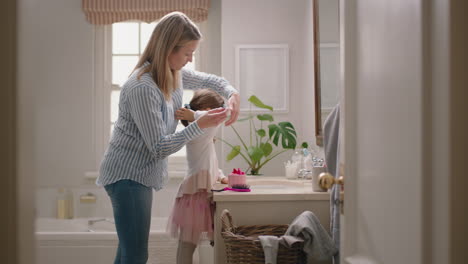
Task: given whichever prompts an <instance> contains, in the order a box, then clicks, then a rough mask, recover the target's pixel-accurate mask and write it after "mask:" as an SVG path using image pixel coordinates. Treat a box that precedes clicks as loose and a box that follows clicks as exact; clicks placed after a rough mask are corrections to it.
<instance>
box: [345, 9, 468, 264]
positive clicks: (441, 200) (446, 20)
mask: <svg viewBox="0 0 468 264" xmlns="http://www.w3.org/2000/svg"><path fill="white" fill-rule="evenodd" d="M344 2H347V3H350V2H354V0H341V1H340V5H341V6H343V4H344ZM421 3H422V4H421V7H422V10H421V12H422V14H423V39H424V44H423V47H422V52H423V58H424V59H423V65H424V66H423V69H422V72H423V78H424V87H425V91H424V94H423V95H421V96H423V120H422V122H423V127H424V130H425V132H424V134H423V137H424V138H423V139H422V140H423V142H424V147H423V150H424V156H423V164H422V166H423V172H424V175H425V177H424V181H423V182H422V183H421V184H422V186H423V189H424V190H427V191H425V192H424V193H423V199H422V200H423V205H422V209H423V212H422V214H423V219H424V221H423V223H421V226H420V227H418V228H421V229H422V230H423V239H422V241H423V245H422V250H423V252H422V256H423V262H424V263H425V264H431V263H434V264H436V263H451V264H458V263H464V262H465V261H466V259H468V251H467V250H466V249H465V247H466V245H467V244H468V237H467V236H466V234H467V233H468V231H467V230H468V227H467V225H466V223H467V222H468V215H467V214H466V212H465V210H463V209H461V208H466V205H467V204H468V192H467V191H466V188H467V187H466V186H468V177H466V165H465V164H467V163H468V160H467V155H466V151H467V150H468V137H467V136H466V135H468V122H467V118H466V114H467V113H468V104H466V98H468V89H466V87H468V75H467V74H466V69H467V68H468V65H467V62H468V53H467V52H466V47H467V46H468V31H467V30H466V29H465V27H464V26H463V25H464V24H466V16H465V13H466V12H467V11H468V3H467V2H466V1H455V0H430V1H421ZM351 8H352V6H351ZM340 10H341V11H340V12H345V8H340ZM348 12H351V13H352V12H353V10H351V11H350V10H348ZM340 21H342V23H341V28H342V30H341V34H342V35H341V38H344V40H346V39H347V38H352V37H353V36H355V33H356V31H355V30H356V27H355V23H356V17H345V16H343V13H342V14H341V15H340ZM342 44H345V45H340V46H341V47H342V50H341V54H344V52H347V54H348V55H347V56H346V59H347V61H346V60H344V59H343V57H342V63H340V64H341V65H342V66H341V67H342V70H341V80H342V84H343V83H345V82H346V83H347V84H349V83H351V85H353V84H356V79H355V76H356V74H355V72H353V71H354V68H353V67H351V66H352V65H353V63H354V62H353V59H354V60H355V59H356V58H354V57H353V56H354V54H355V52H354V51H355V50H356V48H357V47H356V46H355V43H354V42H353V41H351V42H349V43H342ZM353 45H354V46H353ZM342 56H343V55H342ZM346 66H347V67H346ZM344 69H347V72H345V71H344ZM341 94H342V95H343V97H344V98H346V100H344V99H343V100H342V101H341V103H342V104H343V105H342V110H343V111H342V116H343V117H344V120H345V122H344V124H343V125H344V127H345V131H346V133H344V135H343V139H344V141H345V144H344V146H343V152H342V154H344V155H346V156H347V158H348V160H346V164H345V175H354V172H355V171H356V169H355V167H354V162H353V159H354V158H355V157H354V156H353V155H350V153H348V152H349V151H351V150H352V149H355V147H356V146H354V145H353V144H354V142H355V140H354V138H355V135H356V134H355V133H356V131H355V129H356V128H355V124H354V123H353V122H348V123H346V114H347V113H348V114H351V115H353V114H352V113H354V112H353V111H355V108H354V106H353V105H347V104H346V101H348V102H349V101H350V102H353V98H354V94H353V93H352V91H347V90H346V89H344V85H342V91H341ZM354 101H355V100H354ZM346 153H348V154H346ZM341 160H344V157H343V156H342V157H341ZM435 161H436V162H435ZM353 184H355V183H354V182H353V181H352V178H351V179H347V180H346V187H347V188H346V189H348V190H354V189H355V186H353ZM353 195H355V194H353V193H352V192H350V191H348V192H346V194H345V203H344V204H345V209H344V210H345V215H344V216H343V217H342V218H343V221H353V219H350V216H346V212H347V211H350V210H356V208H357V206H356V204H353V202H352V201H354V200H355V199H354V196H353ZM343 227H344V225H342V228H343ZM354 235H355V232H354V230H347V229H346V228H344V230H342V238H341V243H342V244H341V250H342V253H344V254H341V256H342V257H343V256H345V255H346V251H348V252H350V251H352V250H353V245H351V244H349V243H348V242H351V241H350V240H348V241H347V240H346V239H345V238H346V237H351V236H354ZM347 243H348V244H347ZM341 261H342V263H347V262H345V261H344V259H341Z"/></svg>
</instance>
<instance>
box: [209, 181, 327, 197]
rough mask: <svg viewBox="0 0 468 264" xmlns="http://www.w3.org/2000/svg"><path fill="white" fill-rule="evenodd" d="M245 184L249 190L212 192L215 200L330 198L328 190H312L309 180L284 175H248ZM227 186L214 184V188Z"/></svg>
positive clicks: (225, 185)
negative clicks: (287, 177) (248, 186)
mask: <svg viewBox="0 0 468 264" xmlns="http://www.w3.org/2000/svg"><path fill="white" fill-rule="evenodd" d="M247 184H248V185H250V189H251V192H234V191H223V192H214V193H213V199H214V201H215V202H227V201H231V202H233V201H297V200H301V201H303V200H309V201H311V200H326V201H328V200H329V199H330V194H329V193H328V192H314V191H312V183H311V181H310V180H288V179H286V178H284V177H263V176H248V177H247ZM224 187H227V184H216V185H215V189H222V188H224Z"/></svg>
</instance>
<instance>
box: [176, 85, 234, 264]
mask: <svg viewBox="0 0 468 264" xmlns="http://www.w3.org/2000/svg"><path fill="white" fill-rule="evenodd" d="M223 104H224V100H223V98H222V97H221V96H219V95H218V94H217V93H216V92H214V91H212V90H209V89H200V90H197V91H195V93H194V96H193V98H192V100H191V101H190V104H189V105H186V108H180V109H179V110H177V111H176V118H177V119H181V120H182V124H184V125H185V126H187V125H188V122H193V121H195V120H197V119H198V118H200V117H201V116H203V115H204V114H206V113H207V112H206V111H208V110H210V109H214V108H218V107H222V106H223ZM218 127H219V126H218ZM218 127H211V128H206V129H204V132H205V133H204V134H203V135H201V136H199V137H197V138H195V139H193V140H192V141H190V142H188V143H187V145H186V148H187V161H188V172H187V175H186V176H185V178H184V180H183V182H182V183H181V184H180V186H179V191H178V193H177V197H176V200H175V203H174V208H173V209H172V213H171V216H170V217H169V222H168V229H169V231H170V233H171V234H172V235H173V236H174V237H177V236H178V238H179V246H178V249H177V264H182V263H183V264H186V263H192V257H193V252H194V251H195V248H196V246H197V244H198V243H199V241H200V236H201V233H202V232H207V234H208V238H209V239H210V240H213V213H214V210H213V209H214V208H213V203H212V192H211V189H212V185H213V184H214V183H215V182H216V181H217V180H219V181H221V182H222V183H227V179H226V177H224V176H223V175H222V172H221V170H219V169H218V160H217V158H216V153H215V146H214V136H215V134H216V131H217V129H218Z"/></svg>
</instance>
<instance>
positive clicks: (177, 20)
mask: <svg viewBox="0 0 468 264" xmlns="http://www.w3.org/2000/svg"><path fill="white" fill-rule="evenodd" d="M200 39H201V33H200V31H199V30H198V27H197V26H196V25H195V24H194V23H193V22H192V21H191V20H190V19H189V18H188V17H187V16H186V15H185V14H183V13H181V12H172V13H169V14H167V15H165V16H164V17H163V18H161V20H159V22H158V24H157V25H156V27H155V28H154V30H153V33H152V34H151V37H150V40H149V42H148V45H146V48H145V51H144V52H143V54H141V57H140V60H139V61H138V63H137V65H136V67H135V70H136V69H138V68H140V67H141V66H143V64H144V63H145V62H147V61H148V62H149V63H150V65H148V66H147V67H145V68H144V69H142V70H141V71H140V72H139V74H138V78H139V77H141V75H143V74H144V73H147V72H149V73H151V76H152V78H153V80H154V82H155V83H156V85H157V86H158V87H159V89H161V91H162V93H163V94H164V97H165V98H166V100H169V99H170V98H171V94H172V92H173V91H175V90H176V89H177V88H178V86H179V71H178V70H172V69H171V68H170V67H169V61H168V57H169V55H170V54H171V53H172V52H177V51H178V50H179V49H180V48H181V47H183V46H184V45H185V44H187V42H189V41H192V40H200Z"/></svg>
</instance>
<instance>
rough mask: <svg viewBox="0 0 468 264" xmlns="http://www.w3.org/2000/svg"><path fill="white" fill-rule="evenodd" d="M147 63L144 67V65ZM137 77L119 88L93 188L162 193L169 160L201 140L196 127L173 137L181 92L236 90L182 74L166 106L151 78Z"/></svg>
mask: <svg viewBox="0 0 468 264" xmlns="http://www.w3.org/2000/svg"><path fill="white" fill-rule="evenodd" d="M148 64H149V63H146V64H145V65H144V66H143V67H145V66H146V65H148ZM138 72H139V70H137V71H135V72H134V73H133V74H132V75H131V76H130V78H129V79H128V80H127V82H126V83H125V84H124V85H123V86H122V91H121V93H120V100H119V116H118V119H117V122H116V123H115V126H114V131H113V133H112V137H111V140H110V142H109V147H108V148H107V150H106V153H105V154H104V158H103V160H102V163H101V167H100V172H99V177H98V179H97V181H96V183H97V185H100V186H105V185H108V184H112V183H114V182H117V181H119V180H124V179H129V180H133V181H136V182H139V183H141V184H143V185H145V186H148V187H153V188H154V189H155V190H160V189H161V188H163V187H164V185H165V184H166V183H167V180H168V175H167V157H168V156H169V155H171V154H173V153H175V152H177V151H178V150H180V149H181V148H182V147H183V146H184V145H185V144H186V143H187V142H188V141H190V140H192V139H194V138H196V137H198V136H200V135H202V134H203V130H202V129H200V127H199V126H198V124H197V123H196V122H193V123H191V124H190V125H189V126H187V127H186V128H184V129H183V130H181V131H178V132H175V130H176V127H177V122H178V121H177V120H176V119H175V117H174V113H175V111H176V110H177V109H179V108H180V107H182V92H183V89H199V88H210V89H213V90H215V91H216V92H217V93H219V94H220V95H222V96H223V97H225V98H229V96H231V94H232V93H234V92H236V90H235V89H234V88H233V87H232V86H230V85H229V83H228V82H227V81H226V80H225V79H223V78H220V77H218V76H215V75H212V74H207V73H202V72H196V71H191V70H187V69H182V70H181V75H182V80H181V85H180V88H179V89H177V90H176V91H174V92H173V94H172V98H171V101H169V102H167V101H166V100H165V98H164V95H163V93H162V92H161V90H160V89H159V88H158V87H157V85H156V83H155V82H154V81H153V79H152V78H151V74H150V73H145V74H143V75H142V76H141V77H140V78H139V79H138Z"/></svg>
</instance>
